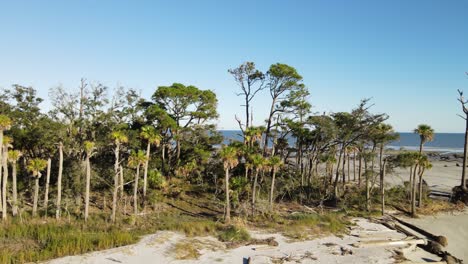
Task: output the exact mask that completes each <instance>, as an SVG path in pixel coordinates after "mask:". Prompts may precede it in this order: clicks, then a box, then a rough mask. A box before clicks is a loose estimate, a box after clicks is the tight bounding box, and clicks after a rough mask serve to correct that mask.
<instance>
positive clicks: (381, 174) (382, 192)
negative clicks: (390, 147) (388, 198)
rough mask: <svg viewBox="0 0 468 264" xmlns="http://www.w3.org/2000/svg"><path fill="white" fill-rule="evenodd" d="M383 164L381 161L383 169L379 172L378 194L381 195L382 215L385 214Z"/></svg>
mask: <svg viewBox="0 0 468 264" xmlns="http://www.w3.org/2000/svg"><path fill="white" fill-rule="evenodd" d="M385 163H386V161H385V160H384V161H383V167H382V169H381V171H380V194H381V202H382V215H384V214H385V185H384V183H385V182H384V180H385Z"/></svg>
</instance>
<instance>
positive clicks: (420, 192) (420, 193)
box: [418, 169, 423, 208]
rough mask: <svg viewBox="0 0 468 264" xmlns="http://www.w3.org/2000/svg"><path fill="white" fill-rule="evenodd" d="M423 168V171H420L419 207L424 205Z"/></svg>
mask: <svg viewBox="0 0 468 264" xmlns="http://www.w3.org/2000/svg"><path fill="white" fill-rule="evenodd" d="M422 171H423V169H421V172H420V173H419V192H418V207H419V208H421V207H422V196H423V193H422V192H423V181H422V176H423V173H422Z"/></svg>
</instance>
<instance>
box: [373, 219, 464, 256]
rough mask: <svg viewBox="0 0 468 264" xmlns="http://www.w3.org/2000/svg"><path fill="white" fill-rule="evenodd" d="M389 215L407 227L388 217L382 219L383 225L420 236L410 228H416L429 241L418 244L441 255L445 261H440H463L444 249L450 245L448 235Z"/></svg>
mask: <svg viewBox="0 0 468 264" xmlns="http://www.w3.org/2000/svg"><path fill="white" fill-rule="evenodd" d="M388 216H389V217H390V218H391V219H392V220H394V221H396V222H398V223H399V224H401V225H403V226H406V227H407V228H404V227H402V226H400V225H399V224H398V223H395V222H391V220H387V219H386V220H387V221H385V220H381V221H380V223H382V224H383V225H385V226H386V227H388V228H390V229H394V230H397V231H399V232H401V233H404V234H405V235H407V236H411V237H420V236H417V235H416V234H414V233H412V232H411V231H409V230H408V229H411V230H414V231H415V232H417V233H419V234H421V235H423V236H425V238H426V239H427V243H425V244H419V245H418V246H419V247H421V248H422V249H424V250H426V251H428V252H430V253H432V254H435V255H437V256H439V257H441V258H442V261H443V262H440V263H448V264H456V263H463V261H462V260H460V259H458V258H456V257H454V256H452V254H450V253H449V252H447V251H443V249H442V248H443V247H444V246H447V245H448V241H447V238H446V237H444V236H437V235H434V234H432V233H430V232H428V231H426V230H424V229H421V228H419V227H417V226H415V225H413V224H410V223H408V222H406V221H403V220H401V219H398V218H396V217H394V216H392V215H388ZM384 221H385V222H384ZM390 223H391V224H390ZM436 263H437V262H436Z"/></svg>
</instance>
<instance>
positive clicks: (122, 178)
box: [119, 166, 125, 200]
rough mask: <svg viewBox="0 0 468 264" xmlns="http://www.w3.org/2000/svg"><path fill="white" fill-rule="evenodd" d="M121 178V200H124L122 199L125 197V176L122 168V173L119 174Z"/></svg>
mask: <svg viewBox="0 0 468 264" xmlns="http://www.w3.org/2000/svg"><path fill="white" fill-rule="evenodd" d="M119 178H120V184H119V188H120V200H122V197H123V195H124V184H125V183H124V174H123V167H122V166H120V173H119Z"/></svg>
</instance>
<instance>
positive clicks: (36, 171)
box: [27, 158, 47, 177]
mask: <svg viewBox="0 0 468 264" xmlns="http://www.w3.org/2000/svg"><path fill="white" fill-rule="evenodd" d="M46 167H47V160H44V159H39V158H35V159H32V160H29V162H28V166H27V168H28V171H30V172H31V173H32V174H33V176H34V177H37V176H39V175H40V172H41V171H42V170H44V169H45V168H46Z"/></svg>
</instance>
